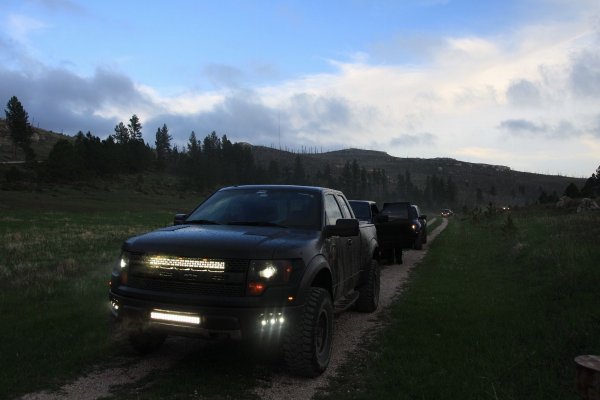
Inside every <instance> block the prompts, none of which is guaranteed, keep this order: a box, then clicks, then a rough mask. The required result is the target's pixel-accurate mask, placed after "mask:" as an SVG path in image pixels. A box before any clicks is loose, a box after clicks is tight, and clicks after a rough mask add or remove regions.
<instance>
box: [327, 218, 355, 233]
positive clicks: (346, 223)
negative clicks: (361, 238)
mask: <svg viewBox="0 0 600 400" xmlns="http://www.w3.org/2000/svg"><path fill="white" fill-rule="evenodd" d="M358 232H359V228H358V220H357V219H353V218H347V219H345V218H340V219H338V220H337V221H335V225H327V226H325V237H331V236H341V237H348V236H358Z"/></svg>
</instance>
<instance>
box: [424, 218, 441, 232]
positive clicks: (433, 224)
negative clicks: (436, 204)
mask: <svg viewBox="0 0 600 400" xmlns="http://www.w3.org/2000/svg"><path fill="white" fill-rule="evenodd" d="M443 220H444V219H443V218H442V217H433V218H431V219H430V220H429V221H427V234H428V235H429V234H431V232H433V231H434V230H435V228H437V227H438V226H440V225H441V224H442V222H443Z"/></svg>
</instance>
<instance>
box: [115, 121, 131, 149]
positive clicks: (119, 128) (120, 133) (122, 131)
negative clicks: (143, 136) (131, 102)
mask: <svg viewBox="0 0 600 400" xmlns="http://www.w3.org/2000/svg"><path fill="white" fill-rule="evenodd" d="M113 138H114V139H115V142H117V143H119V144H125V143H127V142H129V130H127V127H126V126H125V124H124V123H123V122H119V124H118V125H116V126H115V134H114V135H113Z"/></svg>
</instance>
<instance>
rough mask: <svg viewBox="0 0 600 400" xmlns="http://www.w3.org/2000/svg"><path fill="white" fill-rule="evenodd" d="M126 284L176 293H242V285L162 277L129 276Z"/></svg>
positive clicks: (226, 294)
mask: <svg viewBox="0 0 600 400" xmlns="http://www.w3.org/2000/svg"><path fill="white" fill-rule="evenodd" d="M127 285H128V286H129V287H132V288H136V289H144V290H153V291H157V292H169V293H177V294H190V295H204V296H224V297H241V296H243V295H244V285H223V284H214V283H199V282H181V281H174V280H164V279H148V278H140V277H137V276H135V277H131V278H129V281H128V282H127Z"/></svg>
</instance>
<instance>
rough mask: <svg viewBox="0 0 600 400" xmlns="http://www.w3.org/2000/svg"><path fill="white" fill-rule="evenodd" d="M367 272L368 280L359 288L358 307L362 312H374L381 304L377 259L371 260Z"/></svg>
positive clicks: (379, 274)
mask: <svg viewBox="0 0 600 400" xmlns="http://www.w3.org/2000/svg"><path fill="white" fill-rule="evenodd" d="M365 272H366V282H365V283H364V284H363V285H362V286H361V287H360V288H359V289H358V292H359V293H360V294H359V296H358V300H356V309H357V310H358V311H362V312H368V313H370V312H373V311H375V310H377V307H378V306H379V288H380V277H381V273H380V269H379V264H378V263H377V260H371V264H370V265H369V268H368V270H367V271H365Z"/></svg>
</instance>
